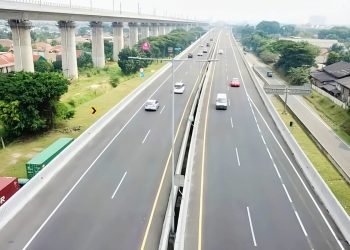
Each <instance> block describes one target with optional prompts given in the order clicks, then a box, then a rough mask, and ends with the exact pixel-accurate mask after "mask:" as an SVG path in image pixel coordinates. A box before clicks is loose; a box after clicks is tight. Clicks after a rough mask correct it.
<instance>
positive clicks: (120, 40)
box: [112, 22, 124, 62]
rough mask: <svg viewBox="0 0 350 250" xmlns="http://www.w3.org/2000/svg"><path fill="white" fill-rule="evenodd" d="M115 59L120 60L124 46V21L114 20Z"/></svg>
mask: <svg viewBox="0 0 350 250" xmlns="http://www.w3.org/2000/svg"><path fill="white" fill-rule="evenodd" d="M112 27H113V60H114V61H115V62H117V61H118V54H119V52H120V51H121V50H122V49H123V48H124V34H123V23H122V22H113V23H112Z"/></svg>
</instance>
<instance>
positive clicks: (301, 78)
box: [287, 67, 310, 85]
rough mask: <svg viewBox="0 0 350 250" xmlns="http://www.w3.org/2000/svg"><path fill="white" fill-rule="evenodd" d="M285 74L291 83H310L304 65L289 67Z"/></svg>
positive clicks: (307, 71)
mask: <svg viewBox="0 0 350 250" xmlns="http://www.w3.org/2000/svg"><path fill="white" fill-rule="evenodd" d="M287 76H288V78H289V83H290V84H291V85H304V84H310V75H309V70H308V69H307V68H305V67H298V68H290V69H289V70H288V73H287Z"/></svg>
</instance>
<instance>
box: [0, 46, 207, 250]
mask: <svg viewBox="0 0 350 250" xmlns="http://www.w3.org/2000/svg"><path fill="white" fill-rule="evenodd" d="M199 49H202V48H199ZM197 50H198V48H197V47H196V48H195V51H194V53H196V51H197ZM186 56H187V55H186ZM186 56H185V57H186ZM176 64H177V65H175V67H176V74H175V80H183V81H184V82H186V83H187V88H186V91H185V93H184V94H183V95H176V97H175V103H176V107H175V124H176V125H175V128H178V125H179V124H180V119H182V118H183V112H184V110H185V106H186V105H187V104H188V103H190V101H189V99H190V98H192V97H193V96H194V93H195V91H194V90H195V89H196V88H197V86H195V82H196V80H197V77H198V70H199V66H198V63H196V62H193V61H192V62H191V61H189V62H176ZM170 74H171V71H170V70H167V71H166V72H165V73H164V74H162V75H161V76H160V77H159V78H158V79H157V80H156V81H155V83H153V84H152V85H151V86H150V87H149V88H147V89H146V90H145V91H144V92H143V93H142V94H141V95H140V96H139V97H138V98H136V99H135V100H134V101H132V103H131V104H130V105H128V106H127V107H126V108H125V110H123V111H122V112H121V113H120V114H119V115H118V116H117V117H115V119H113V121H112V122H111V123H110V124H108V125H107V126H106V128H105V129H104V130H103V131H102V132H101V133H99V134H98V135H96V138H95V140H94V141H92V142H91V143H89V144H88V146H87V147H85V148H84V149H83V150H82V151H81V152H79V153H78V154H76V155H75V156H74V157H73V158H72V160H71V161H70V162H69V163H68V164H67V166H65V168H64V169H63V170H62V171H61V172H60V173H58V174H57V175H56V176H55V177H54V178H53V179H52V181H51V182H50V183H49V184H47V185H46V186H45V188H43V190H41V191H40V192H39V193H38V194H37V195H36V196H35V197H34V198H33V199H32V201H31V202H30V203H29V204H28V205H27V206H26V207H25V209H23V210H21V211H20V213H18V214H17V216H16V217H15V218H14V219H13V220H11V221H10V222H9V224H8V225H6V227H5V228H3V229H2V230H1V231H0V242H2V246H1V247H4V248H5V249H22V248H24V247H25V248H26V249H137V248H140V246H141V244H142V242H143V241H144V242H145V249H156V248H157V246H158V241H159V237H160V232H161V227H162V222H163V217H164V214H165V209H166V205H167V197H168V195H169V190H170V183H169V178H168V177H166V178H165V179H164V182H163V185H162V186H161V187H160V183H161V179H162V177H163V175H164V176H169V175H170V173H169V167H167V168H166V164H167V160H168V155H169V152H170V148H171V138H170V135H171V133H170V132H171V130H170V129H171V125H170V121H171V105H170V104H171V98H170V97H171V88H172V84H171V77H170ZM192 90H193V91H192ZM190 94H192V96H190ZM149 96H152V97H154V98H156V99H158V100H159V101H160V104H161V108H160V109H159V110H158V111H157V112H145V111H144V110H143V107H142V106H143V103H144V102H145V101H146V100H147V98H148V97H149ZM189 107H190V105H187V106H186V112H185V113H188V112H189V110H188V109H189ZM140 108H141V109H140ZM184 117H185V116H184ZM186 122H187V121H186V118H184V119H182V123H181V126H180V128H179V133H178V137H177V141H176V145H175V146H176V151H175V153H176V154H177V153H178V150H179V145H180V142H181V133H182V132H183V130H184V127H185V125H186ZM146 135H147V136H146ZM112 138H113V139H112ZM159 188H160V190H161V192H160V194H159V200H158V202H157V204H155V198H156V195H157V192H158V191H159ZM153 204H155V207H156V209H155V211H154V213H153V217H152V220H150V215H151V213H152V208H153ZM148 224H150V227H149V228H150V230H149V232H148V234H147V236H148V238H146V237H145V231H146V228H147V225H148Z"/></svg>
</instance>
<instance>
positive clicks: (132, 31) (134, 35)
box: [129, 22, 139, 48]
mask: <svg viewBox="0 0 350 250" xmlns="http://www.w3.org/2000/svg"><path fill="white" fill-rule="evenodd" d="M138 42H139V28H138V24H137V23H132V22H130V23H129V47H130V48H132V47H133V46H134V45H135V44H137V43H138Z"/></svg>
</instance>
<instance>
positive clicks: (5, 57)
mask: <svg viewBox="0 0 350 250" xmlns="http://www.w3.org/2000/svg"><path fill="white" fill-rule="evenodd" d="M14 70H15V56H14V55H13V54H12V53H11V52H0V72H1V73H8V72H11V71H14Z"/></svg>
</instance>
